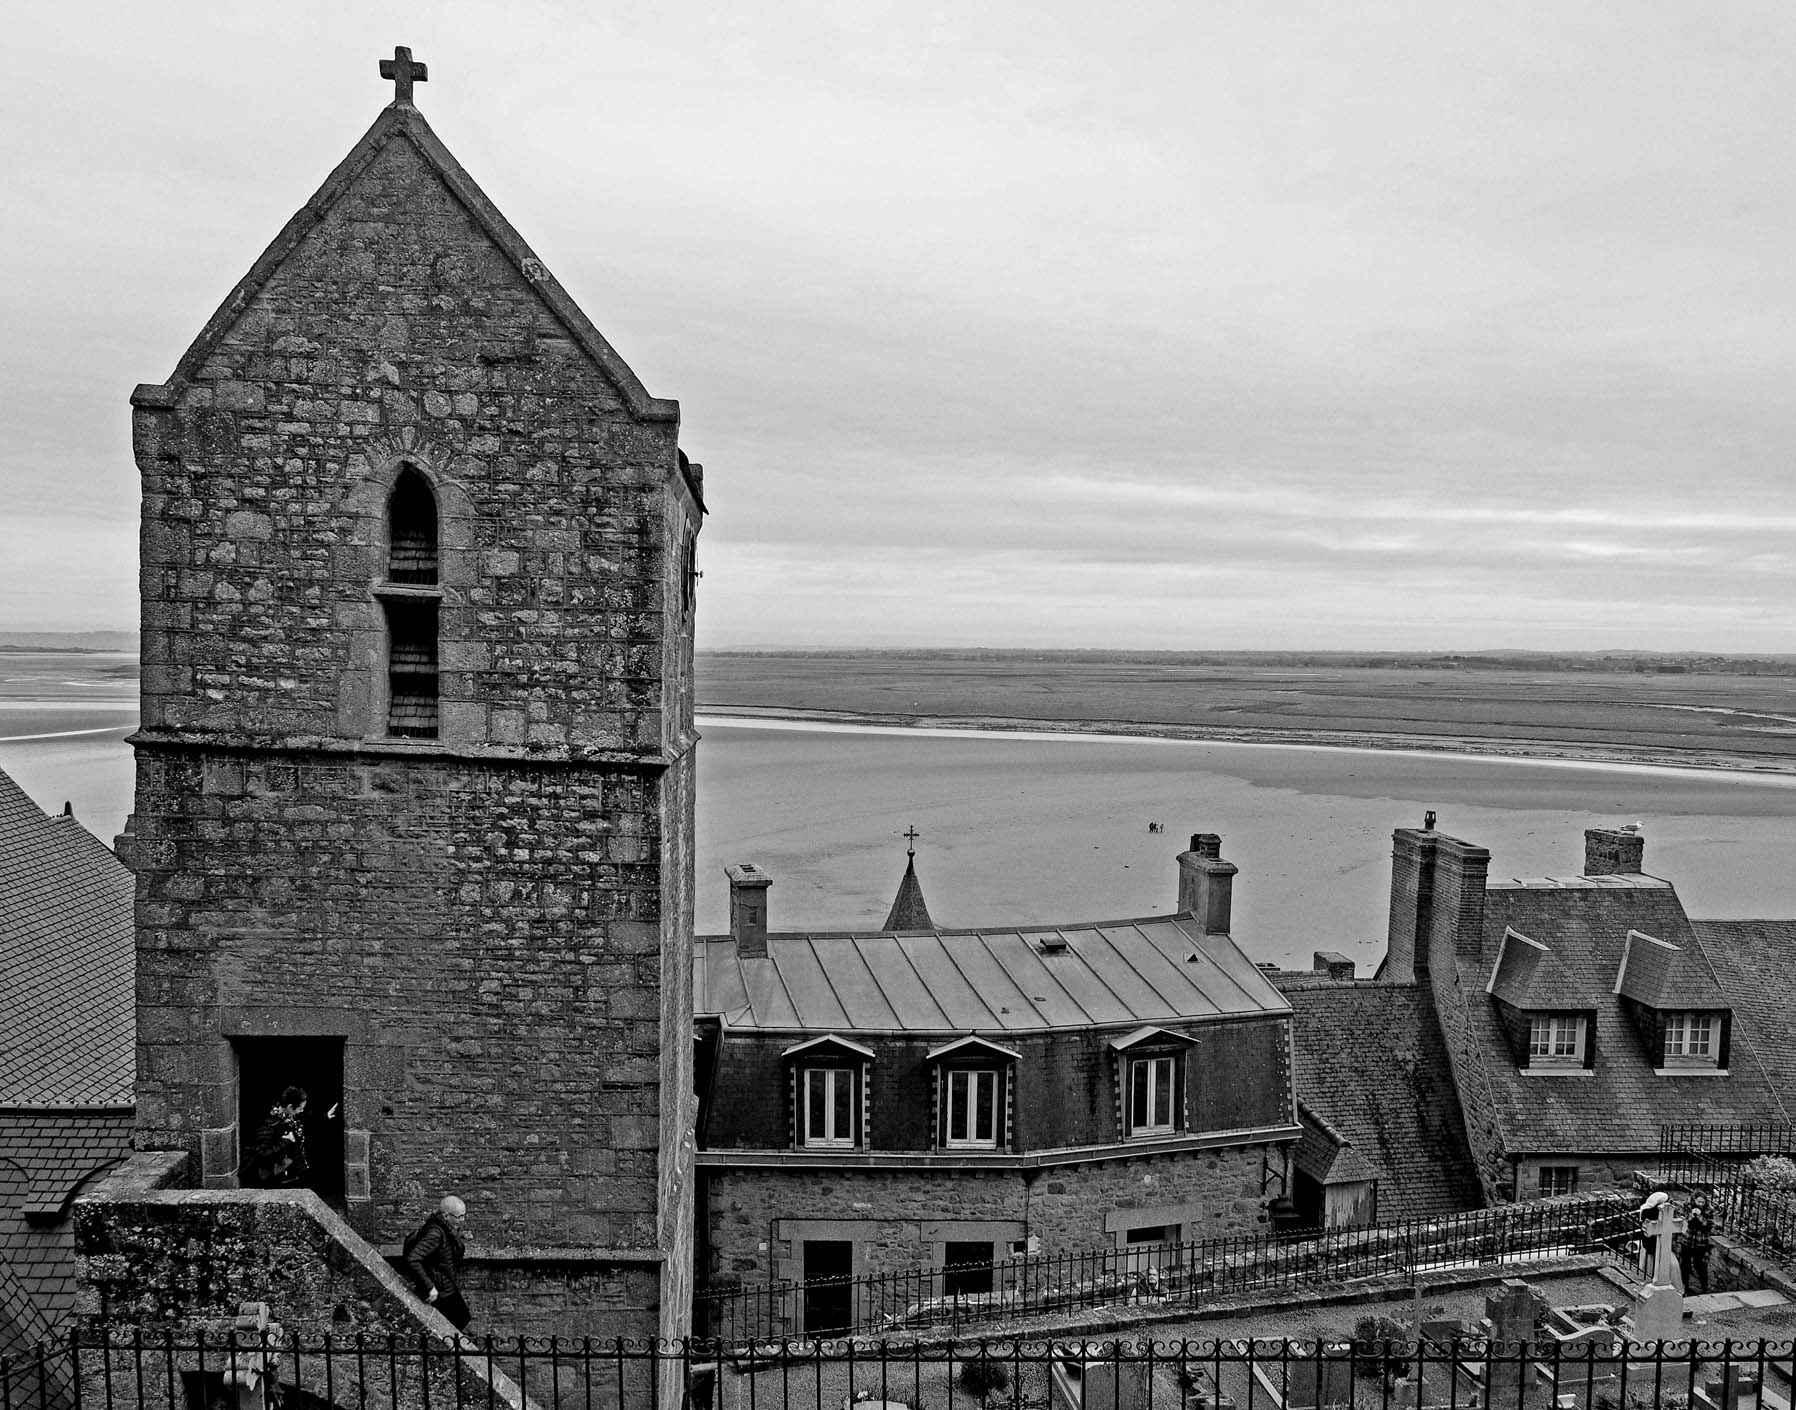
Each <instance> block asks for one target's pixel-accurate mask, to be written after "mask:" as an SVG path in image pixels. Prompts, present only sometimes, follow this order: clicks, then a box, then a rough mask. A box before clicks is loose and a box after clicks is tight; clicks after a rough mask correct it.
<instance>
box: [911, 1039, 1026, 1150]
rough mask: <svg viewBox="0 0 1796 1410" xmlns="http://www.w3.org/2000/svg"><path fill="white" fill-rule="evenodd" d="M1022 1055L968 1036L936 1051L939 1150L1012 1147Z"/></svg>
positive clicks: (929, 1057)
mask: <svg viewBox="0 0 1796 1410" xmlns="http://www.w3.org/2000/svg"><path fill="white" fill-rule="evenodd" d="M1017 1059H1018V1054H1017V1053H1016V1052H1015V1051H1013V1050H1012V1049H1010V1048H1006V1047H1001V1046H999V1045H998V1044H997V1043H993V1042H989V1041H987V1040H986V1039H984V1038H976V1037H970V1036H969V1037H966V1038H959V1039H956V1040H955V1041H954V1042H952V1043H944V1044H943V1045H942V1046H941V1047H939V1048H932V1049H930V1051H929V1052H928V1053H926V1054H925V1055H924V1060H925V1061H926V1062H928V1063H929V1064H930V1066H931V1067H932V1068H933V1069H934V1071H935V1110H936V1134H935V1143H936V1147H937V1149H939V1150H948V1151H996V1150H1002V1149H1004V1148H1005V1147H1007V1146H1008V1145H1009V1144H1010V1113H1011V1107H1012V1105H1013V1104H1014V1102H1015V1094H1016V1063H1017Z"/></svg>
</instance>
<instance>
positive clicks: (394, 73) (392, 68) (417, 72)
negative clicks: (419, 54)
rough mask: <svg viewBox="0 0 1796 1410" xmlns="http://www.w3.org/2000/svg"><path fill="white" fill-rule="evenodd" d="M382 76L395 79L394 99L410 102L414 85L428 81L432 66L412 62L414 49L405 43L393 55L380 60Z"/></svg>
mask: <svg viewBox="0 0 1796 1410" xmlns="http://www.w3.org/2000/svg"><path fill="white" fill-rule="evenodd" d="M380 76H381V77H382V78H390V79H392V80H393V101H394V102H395V103H406V104H410V102H411V101H412V85H413V84H414V83H428V82H429V81H430V68H429V66H428V65H425V64H415V63H413V62H412V51H411V50H410V49H407V48H406V47H405V46H404V45H403V44H401V45H398V46H397V47H396V48H395V49H394V50H393V57H392V58H390V59H382V60H381V61H380Z"/></svg>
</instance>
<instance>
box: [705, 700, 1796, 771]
mask: <svg viewBox="0 0 1796 1410" xmlns="http://www.w3.org/2000/svg"><path fill="white" fill-rule="evenodd" d="M694 709H695V712H696V713H697V714H699V715H702V716H704V717H705V722H706V723H709V724H715V725H729V724H737V725H749V726H752V725H755V724H773V723H777V722H785V723H788V724H791V725H794V726H802V725H806V724H810V725H829V726H833V727H836V728H841V729H866V730H874V729H877V730H883V731H889V732H892V733H934V734H965V735H979V734H987V735H1011V736H1024V737H1036V738H1044V739H1052V738H1057V737H1059V738H1068V739H1073V738H1077V739H1088V740H1105V741H1109V740H1142V741H1155V740H1157V741H1168V742H1182V743H1192V744H1229V745H1257V746H1262V747H1274V748H1288V749H1336V750H1341V751H1343V752H1351V753H1386V754H1388V753H1397V754H1411V755H1432V756H1436V757H1440V758H1466V759H1488V760H1492V761H1495V762H1504V761H1507V762H1510V763H1517V764H1557V765H1562V766H1584V767H1600V768H1625V769H1630V770H1632V769H1651V770H1655V771H1657V770H1664V771H1669V772H1674V773H1697V774H1710V775H1713V774H1721V773H1731V774H1739V775H1741V776H1743V777H1745V778H1748V779H1753V780H1758V781H1764V782H1775V781H1782V780H1792V781H1796V760H1790V759H1767V758H1765V757H1763V756H1745V755H1739V754H1726V753H1721V752H1718V751H1711V750H1691V751H1689V752H1687V753H1686V752H1673V751H1670V750H1663V749H1650V748H1643V747H1640V746H1637V745H1627V744H1613V745H1602V746H1596V745H1586V744H1573V743H1568V742H1564V741H1557V740H1517V739H1488V738H1481V737H1479V736H1477V735H1425V734H1399V733H1382V732H1375V731H1366V730H1321V729H1263V728H1255V727H1250V726H1239V727H1232V728H1231V727H1217V726H1206V725H1181V724H1161V723H1153V724H1147V723H1139V722H1136V721H1133V720H1037V719H1027V718H1023V717H1019V716H1008V715H915V714H904V715H900V714H880V713H858V712H855V711H851V710H806V709H799V708H796V707H792V706H783V705H702V704H701V705H697V706H695V707H694Z"/></svg>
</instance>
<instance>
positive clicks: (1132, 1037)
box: [1110, 1028, 1193, 1140]
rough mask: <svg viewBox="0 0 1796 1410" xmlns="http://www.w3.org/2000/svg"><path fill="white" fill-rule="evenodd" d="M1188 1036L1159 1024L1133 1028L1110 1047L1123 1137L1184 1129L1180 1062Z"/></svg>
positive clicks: (1189, 1041)
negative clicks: (1115, 1057)
mask: <svg viewBox="0 0 1796 1410" xmlns="http://www.w3.org/2000/svg"><path fill="white" fill-rule="evenodd" d="M1192 1045H1193V1040H1192V1039H1191V1038H1189V1037H1187V1036H1186V1035H1185V1034H1183V1033H1174V1032H1171V1031H1169V1030H1168V1029H1165V1028H1137V1029H1136V1030H1135V1031H1134V1032H1133V1033H1130V1034H1129V1035H1127V1036H1126V1037H1123V1038H1113V1039H1111V1040H1110V1046H1111V1047H1112V1048H1113V1049H1115V1050H1116V1055H1117V1081H1118V1086H1119V1088H1120V1091H1119V1092H1118V1096H1119V1099H1120V1100H1119V1105H1120V1107H1121V1109H1122V1128H1123V1135H1124V1137H1125V1138H1127V1139H1130V1140H1133V1139H1136V1138H1138V1137H1154V1136H1170V1135H1173V1134H1175V1133H1177V1132H1179V1131H1183V1130H1185V1129H1186V1125H1187V1122H1186V1120H1185V1083H1186V1076H1185V1064H1186V1054H1187V1053H1188V1051H1189V1050H1190V1048H1191V1047H1192Z"/></svg>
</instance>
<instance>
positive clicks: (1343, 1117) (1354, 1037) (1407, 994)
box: [1274, 974, 1482, 1219]
mask: <svg viewBox="0 0 1796 1410" xmlns="http://www.w3.org/2000/svg"><path fill="white" fill-rule="evenodd" d="M1278 978H1279V977H1278V976H1274V979H1275V982H1277V980H1278ZM1279 987H1280V989H1281V990H1283V992H1284V995H1285V998H1286V999H1287V1000H1288V1001H1289V1002H1290V1004H1291V1010H1292V1025H1293V1047H1294V1049H1295V1052H1294V1054H1293V1078H1294V1080H1295V1083H1296V1087H1297V1097H1298V1100H1299V1101H1301V1102H1302V1103H1303V1104H1304V1105H1305V1106H1306V1107H1308V1108H1309V1109H1310V1110H1311V1111H1312V1112H1314V1113H1316V1114H1317V1115H1319V1116H1321V1117H1322V1118H1323V1119H1324V1121H1325V1122H1326V1124H1327V1125H1328V1126H1329V1127H1330V1128H1331V1129H1332V1130H1333V1131H1335V1132H1337V1133H1339V1135H1340V1136H1341V1137H1342V1138H1343V1139H1345V1140H1346V1141H1347V1142H1348V1143H1349V1144H1350V1148H1351V1150H1352V1151H1353V1152H1354V1153H1355V1156H1356V1159H1357V1160H1359V1161H1364V1162H1365V1163H1366V1165H1367V1166H1369V1167H1370V1168H1371V1169H1372V1170H1374V1171H1376V1172H1377V1175H1378V1181H1379V1184H1378V1214H1379V1218H1381V1219H1417V1218H1424V1217H1427V1216H1429V1215H1434V1214H1447V1213H1452V1212H1454V1211H1456V1210H1461V1209H1471V1208H1475V1207H1476V1206H1478V1205H1479V1204H1480V1203H1482V1200H1481V1198H1480V1195H1479V1189H1478V1180H1477V1176H1476V1174H1475V1172H1474V1171H1473V1169H1472V1160H1471V1151H1470V1148H1469V1146H1468V1144H1467V1140H1466V1131H1465V1120H1464V1117H1463V1115H1462V1113H1461V1111H1460V1107H1459V1097H1458V1094H1457V1093H1456V1092H1455V1091H1454V1088H1453V1079H1452V1075H1451V1073H1450V1071H1449V1069H1448V1063H1447V1049H1446V1044H1445V1043H1444V1042H1443V1040H1442V1038H1441V1033H1440V1025H1439V1023H1438V1022H1437V1020H1436V1019H1435V1016H1434V1004H1433V1000H1432V998H1431V997H1430V995H1429V993H1428V991H1427V990H1426V989H1425V988H1423V987H1422V986H1419V985H1415V984H1390V983H1383V982H1378V981H1373V980H1337V981H1328V982H1320V983H1319V982H1316V978H1315V976H1314V975H1312V974H1292V975H1290V976H1288V977H1286V981H1285V982H1283V983H1280V984H1279Z"/></svg>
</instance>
